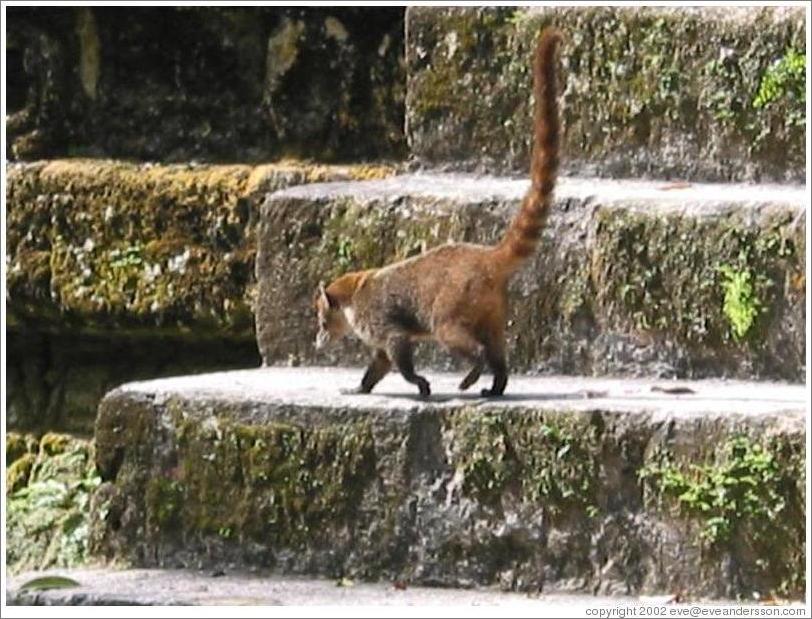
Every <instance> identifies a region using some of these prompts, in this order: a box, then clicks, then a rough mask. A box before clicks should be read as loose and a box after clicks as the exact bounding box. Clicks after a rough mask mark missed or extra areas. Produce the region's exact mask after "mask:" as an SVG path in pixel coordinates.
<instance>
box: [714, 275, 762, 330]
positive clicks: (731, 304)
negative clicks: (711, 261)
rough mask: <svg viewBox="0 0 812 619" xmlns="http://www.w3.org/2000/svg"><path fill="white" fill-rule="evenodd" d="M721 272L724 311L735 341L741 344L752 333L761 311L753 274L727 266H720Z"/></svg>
mask: <svg viewBox="0 0 812 619" xmlns="http://www.w3.org/2000/svg"><path fill="white" fill-rule="evenodd" d="M719 272H720V273H721V274H722V278H723V280H722V289H723V291H724V304H723V306H722V311H723V312H724V315H725V317H726V318H727V319H728V322H729V323H730V327H731V331H732V333H733V339H734V340H736V341H737V342H739V341H741V340H743V339H744V338H745V337H746V336H747V334H748V333H749V332H750V329H751V328H752V326H753V324H754V323H755V321H756V318H757V317H758V314H759V311H760V309H761V303H760V302H759V299H758V297H757V296H756V293H755V289H754V287H753V274H752V273H751V272H750V270H749V269H735V268H733V267H732V266H730V265H727V264H725V265H722V266H720V267H719Z"/></svg>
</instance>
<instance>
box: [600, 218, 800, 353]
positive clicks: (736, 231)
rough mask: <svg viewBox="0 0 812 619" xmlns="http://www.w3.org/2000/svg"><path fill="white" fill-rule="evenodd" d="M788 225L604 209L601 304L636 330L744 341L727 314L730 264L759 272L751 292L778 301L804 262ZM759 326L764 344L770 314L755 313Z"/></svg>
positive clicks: (717, 342)
mask: <svg viewBox="0 0 812 619" xmlns="http://www.w3.org/2000/svg"><path fill="white" fill-rule="evenodd" d="M786 223H787V222H786V221H772V222H767V223H766V224H764V225H763V227H761V228H756V227H754V226H752V225H748V224H746V223H745V222H744V221H742V220H741V219H739V218H738V217H736V215H735V214H734V215H731V216H730V217H728V218H725V219H721V220H715V219H714V220H703V219H699V218H691V217H683V216H680V215H664V216H661V217H651V216H649V215H646V214H642V213H635V212H633V211H626V212H623V211H619V210H617V209H612V210H611V211H610V210H606V211H603V212H599V213H598V226H597V240H596V249H595V253H594V255H593V258H592V282H593V285H594V289H595V290H596V293H597V302H598V304H599V305H600V306H601V309H602V310H603V312H605V314H606V315H607V316H609V317H610V319H611V320H612V321H613V322H614V324H616V325H623V326H624V327H625V328H628V329H634V330H637V331H640V332H646V331H648V332H668V333H670V334H672V335H674V336H676V337H677V338H679V339H680V340H681V341H683V342H688V343H691V342H693V343H696V344H702V345H706V346H707V345H712V346H722V345H725V344H726V343H728V342H731V340H733V339H736V340H737V339H739V338H738V337H735V335H734V334H735V327H734V328H733V329H732V328H731V323H730V318H729V317H728V315H726V313H725V295H726V291H727V290H728V287H727V286H726V282H727V281H729V280H728V279H727V278H726V276H725V272H726V271H725V269H730V268H733V269H736V270H738V271H739V272H745V271H746V272H750V273H752V274H753V275H752V280H753V281H752V282H751V286H752V290H751V294H750V296H751V297H752V298H755V299H760V300H761V301H760V302H761V303H762V304H763V305H764V306H765V307H770V306H774V305H775V304H776V303H777V302H779V301H780V300H781V299H782V298H783V297H784V296H785V293H786V291H785V290H784V282H783V273H785V272H786V271H787V270H794V268H795V265H796V264H797V262H798V260H799V257H798V256H797V253H796V251H795V247H794V240H793V239H792V238H791V236H790V235H789V234H788V231H787V229H786V227H785V226H786ZM641 238H642V239H645V240H646V242H645V243H641V242H640V239H641ZM697 240H699V242H697ZM731 265H735V266H731ZM751 324H752V326H753V329H754V333H755V334H757V335H756V336H755V338H754V339H753V340H751V343H752V344H753V345H757V344H758V342H759V341H763V338H764V337H765V336H766V332H765V329H764V326H765V325H766V324H768V317H767V316H766V315H765V313H764V312H759V313H758V314H754V315H752V316H751ZM749 329H750V326H749V325H748V330H749Z"/></svg>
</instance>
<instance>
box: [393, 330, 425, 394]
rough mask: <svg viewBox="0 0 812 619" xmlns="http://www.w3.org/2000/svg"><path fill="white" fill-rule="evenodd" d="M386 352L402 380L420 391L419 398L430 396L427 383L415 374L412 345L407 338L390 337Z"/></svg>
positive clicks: (400, 336)
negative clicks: (415, 386)
mask: <svg viewBox="0 0 812 619" xmlns="http://www.w3.org/2000/svg"><path fill="white" fill-rule="evenodd" d="M386 352H387V354H388V355H389V358H390V359H391V360H392V361H393V362H394V364H395V365H396V366H397V368H398V370H399V371H400V373H401V374H402V375H403V378H405V379H406V380H408V381H409V382H410V383H412V384H413V385H417V388H418V389H420V396H421V397H424V398H425V397H428V396H430V395H431V388H430V387H429V381H427V380H426V379H425V378H423V377H422V376H418V375H417V374H415V371H414V359H413V354H414V344H413V343H412V342H411V340H410V339H409V338H408V337H406V336H403V335H395V336H392V337H390V338H389V340H388V341H387V343H386Z"/></svg>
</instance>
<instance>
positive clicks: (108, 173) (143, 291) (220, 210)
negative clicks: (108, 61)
mask: <svg viewBox="0 0 812 619" xmlns="http://www.w3.org/2000/svg"><path fill="white" fill-rule="evenodd" d="M390 172H391V168H389V167H387V166H367V165H356V166H323V165H315V164H313V165H311V164H306V163H299V162H295V161H288V162H281V163H278V164H268V165H260V166H249V165H195V164H186V165H168V166H162V165H153V164H135V163H129V162H123V161H108V160H81V159H79V160H76V159H70V160H55V161H46V162H37V163H30V164H11V165H10V166H9V168H8V189H7V196H6V197H7V204H8V214H9V215H8V225H7V232H8V256H7V258H6V260H7V263H6V264H7V272H8V279H7V283H6V286H7V293H8V310H9V317H10V322H11V323H12V324H17V323H20V324H22V325H28V326H30V325H34V326H43V325H45V326H46V327H47V326H63V325H65V324H68V325H71V327H73V328H77V327H79V328H89V329H105V328H109V329H116V330H121V329H137V328H141V327H149V328H154V327H161V328H164V329H168V330H170V331H173V330H174V331H176V332H177V331H181V332H182V331H184V330H186V331H188V330H190V329H194V331H195V333H204V332H208V333H221V334H230V335H236V336H245V335H249V334H251V333H252V332H253V314H252V309H251V307H252V294H253V293H252V291H253V284H254V279H253V274H254V256H255V240H254V236H255V226H256V222H257V212H256V211H257V208H258V207H257V204H256V200H257V199H258V196H262V195H264V192H266V191H273V190H275V189H279V188H282V187H286V186H288V185H291V184H296V183H302V182H313V181H318V180H321V181H325V180H336V179H346V180H349V179H352V178H370V177H372V178H377V177H380V176H382V175H386V174H388V173H390Z"/></svg>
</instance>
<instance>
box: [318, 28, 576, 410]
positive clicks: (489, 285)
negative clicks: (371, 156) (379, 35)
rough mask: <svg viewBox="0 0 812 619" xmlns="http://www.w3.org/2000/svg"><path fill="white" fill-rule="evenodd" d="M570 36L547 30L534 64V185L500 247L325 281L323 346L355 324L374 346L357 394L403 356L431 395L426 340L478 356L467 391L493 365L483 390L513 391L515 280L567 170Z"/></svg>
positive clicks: (402, 367)
mask: <svg viewBox="0 0 812 619" xmlns="http://www.w3.org/2000/svg"><path fill="white" fill-rule="evenodd" d="M560 39H561V35H560V33H559V32H558V31H556V30H554V29H551V28H547V29H545V30H544V31H543V32H542V33H541V35H540V36H539V40H538V45H537V48H536V55H535V61H534V70H533V80H534V97H535V115H534V130H533V132H534V138H533V154H532V162H531V166H530V176H531V179H532V184H531V186H530V189H529V190H528V192H527V194H526V195H525V197H524V200H523V202H522V206H521V209H520V210H519V212H518V214H517V215H516V217H515V219H514V220H513V222H512V223H511V225H510V228H509V229H508V230H507V233H506V234H505V236H504V238H503V239H502V241H501V242H500V243H499V244H498V245H496V246H483V245H473V244H470V243H451V244H447V245H443V246H441V247H437V248H435V249H432V250H431V251H427V252H425V253H424V254H421V255H420V256H416V257H414V258H410V259H408V260H404V261H402V262H397V263H395V264H391V265H389V266H386V267H383V268H381V269H371V270H368V271H360V272H355V273H348V274H346V275H343V276H342V277H339V278H338V279H336V280H335V281H333V282H332V283H331V284H330V285H329V286H326V287H325V286H324V284H323V283H322V284H320V285H319V289H318V291H317V292H316V299H315V305H316V310H317V313H318V319H319V334H318V336H317V338H316V345H317V347H321V346H322V345H324V344H325V343H327V342H328V341H330V340H334V339H338V338H340V337H343V336H344V335H347V334H349V333H351V332H354V333H355V334H356V335H357V336H358V337H359V338H360V339H361V340H362V341H363V342H364V343H365V344H366V345H367V346H369V347H370V348H371V349H372V351H373V356H372V361H371V363H370V364H369V367H368V368H367V370H366V373H365V374H364V376H363V378H362V379H361V385H360V386H359V387H358V388H356V389H354V390H352V392H355V393H369V392H370V391H371V390H372V388H373V387H374V386H375V385H376V383H378V381H380V380H381V379H382V378H383V377H384V376H385V375H386V374H387V372H389V370H390V369H391V367H392V365H393V364H394V365H395V367H397V369H398V370H399V371H400V373H401V374H402V375H403V377H404V378H405V379H406V380H407V381H409V382H410V383H413V384H415V385H417V387H418V388H419V389H420V395H421V396H424V397H425V396H428V395H429V394H430V393H431V390H430V388H429V382H428V381H427V380H426V379H425V378H424V377H422V376H420V375H418V374H416V373H415V370H414V364H413V361H412V357H413V354H412V353H413V348H414V345H415V342H416V341H419V340H424V339H433V340H436V341H437V342H439V343H440V344H441V345H442V346H443V347H445V348H446V349H447V350H448V351H449V352H451V353H452V354H454V355H456V356H457V357H461V358H463V359H466V360H468V361H469V362H470V363H471V365H472V369H471V371H470V372H469V373H468V374H467V376H465V378H464V379H463V380H462V382H461V383H460V389H467V388H468V387H470V386H471V385H472V384H474V383H475V382H476V381H477V380H478V379H479V376H480V373H481V372H482V370H483V368H484V366H485V364H487V365H488V367H489V368H490V370H491V371H492V372H493V385H492V386H491V388H490V389H485V390H483V391H482V395H484V396H498V395H502V393H504V391H505V385H506V384H507V376H508V375H507V363H506V360H505V321H506V317H507V310H508V301H507V287H508V281H509V279H510V277H511V276H512V275H513V274H514V273H516V271H517V270H518V269H519V267H520V266H521V265H522V264H523V263H524V262H525V261H526V260H527V259H528V258H529V257H530V256H532V255H533V253H534V252H535V250H536V245H537V243H538V240H539V235H540V233H541V229H542V227H543V226H544V224H545V221H546V219H547V215H548V212H549V210H550V203H551V201H552V193H553V188H554V187H555V179H556V172H557V170H558V143H559V119H558V103H557V100H556V70H555V52H556V47H557V45H558V42H559V41H560Z"/></svg>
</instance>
